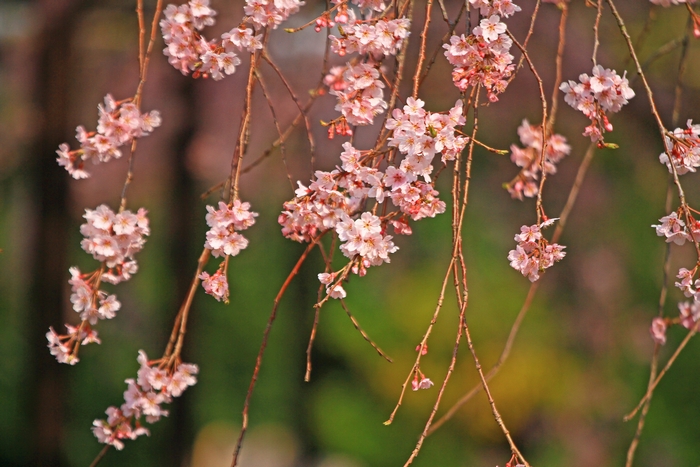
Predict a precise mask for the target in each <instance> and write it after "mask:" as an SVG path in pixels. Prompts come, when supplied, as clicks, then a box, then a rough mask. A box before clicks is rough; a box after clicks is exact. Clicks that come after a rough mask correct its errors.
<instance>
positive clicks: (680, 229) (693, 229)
mask: <svg viewBox="0 0 700 467" xmlns="http://www.w3.org/2000/svg"><path fill="white" fill-rule="evenodd" d="M690 219H691V225H690V226H688V225H686V223H685V221H683V219H681V218H680V217H679V215H678V212H677V211H674V212H672V213H671V214H669V215H668V216H664V217H662V218H661V219H659V222H661V224H658V225H652V227H654V228H655V229H656V235H658V236H659V237H666V242H667V243H671V242H673V243H675V244H676V245H683V244H684V243H685V241H686V240H688V241H691V242H692V241H700V222H697V221H695V219H693V218H692V216H691V217H690Z"/></svg>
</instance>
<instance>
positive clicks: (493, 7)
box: [469, 0, 520, 18]
mask: <svg viewBox="0 0 700 467" xmlns="http://www.w3.org/2000/svg"><path fill="white" fill-rule="evenodd" d="M469 4H470V5H472V6H473V7H474V8H478V9H479V14H480V15H481V16H483V17H486V18H488V17H490V16H492V15H500V16H503V17H504V18H507V17H509V16H513V15H514V14H515V13H516V12H518V11H520V7H519V6H518V5H516V4H514V3H513V2H512V0H469Z"/></svg>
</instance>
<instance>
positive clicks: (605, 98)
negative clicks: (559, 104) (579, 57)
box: [559, 65, 635, 144]
mask: <svg viewBox="0 0 700 467" xmlns="http://www.w3.org/2000/svg"><path fill="white" fill-rule="evenodd" d="M626 74H627V73H626V72H625V74H623V76H622V77H620V75H618V74H617V73H616V72H615V70H610V69H608V68H603V67H602V66H600V65H596V66H594V67H593V73H592V75H593V76H588V75H587V74H585V73H583V74H581V75H580V76H579V82H578V83H577V82H575V81H571V80H570V81H568V82H566V83H562V84H561V86H559V89H560V90H561V91H563V92H564V94H565V95H564V100H565V101H566V103H567V104H569V105H570V106H571V107H573V108H574V109H577V110H580V111H581V112H583V114H584V115H585V116H586V117H588V118H589V119H590V120H591V124H590V125H589V126H587V127H586V130H585V131H584V133H583V134H584V136H589V137H590V138H591V141H593V142H601V144H602V141H603V133H605V132H609V131H612V130H613V126H612V124H611V123H610V121H609V120H608V116H607V114H606V112H610V113H615V112H619V111H620V109H621V108H622V106H623V105H625V104H627V103H628V102H629V100H630V99H632V98H633V97H634V95H635V94H634V91H633V90H632V88H630V86H629V82H628V81H627V78H626Z"/></svg>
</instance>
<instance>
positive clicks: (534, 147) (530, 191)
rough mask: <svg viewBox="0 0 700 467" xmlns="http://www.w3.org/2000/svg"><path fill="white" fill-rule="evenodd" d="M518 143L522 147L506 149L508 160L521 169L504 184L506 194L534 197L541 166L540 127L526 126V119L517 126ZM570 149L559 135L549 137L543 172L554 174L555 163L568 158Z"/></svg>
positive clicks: (516, 196)
mask: <svg viewBox="0 0 700 467" xmlns="http://www.w3.org/2000/svg"><path fill="white" fill-rule="evenodd" d="M518 135H519V136H520V142H521V143H522V144H523V146H525V148H520V147H518V146H516V145H515V144H513V145H511V146H510V150H511V155H510V160H511V161H513V162H514V163H515V165H517V166H518V167H522V170H521V171H520V173H519V174H518V175H517V176H516V177H515V178H514V179H513V181H511V182H510V183H508V184H507V185H506V188H507V189H508V193H510V195H511V196H512V197H513V198H517V199H519V200H522V199H523V196H526V197H528V198H532V197H534V196H536V195H537V193H538V191H539V186H538V185H537V183H536V182H537V179H538V176H539V172H540V170H541V167H542V130H541V126H539V125H538V126H534V125H530V123H529V122H528V121H527V119H525V120H523V122H522V124H521V125H520V126H519V127H518ZM570 152H571V146H569V145H568V144H567V143H566V138H565V137H563V136H562V135H559V134H553V135H551V136H550V137H549V138H548V140H547V147H546V148H545V161H544V171H545V173H546V174H555V173H556V172H557V167H556V164H557V163H558V162H559V161H560V160H561V159H563V158H564V157H565V156H568V155H569V153H570Z"/></svg>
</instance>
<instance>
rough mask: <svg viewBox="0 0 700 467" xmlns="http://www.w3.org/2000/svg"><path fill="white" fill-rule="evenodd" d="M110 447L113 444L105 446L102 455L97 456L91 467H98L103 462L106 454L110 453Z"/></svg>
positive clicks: (101, 451)
mask: <svg viewBox="0 0 700 467" xmlns="http://www.w3.org/2000/svg"><path fill="white" fill-rule="evenodd" d="M110 447H112V445H111V444H107V445H105V447H103V448H102V449H101V450H100V453H99V454H97V456H96V457H95V458H94V459H93V460H92V462H91V463H90V467H96V466H97V464H99V463H100V461H101V460H102V458H104V456H105V454H107V451H109V448H110Z"/></svg>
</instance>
